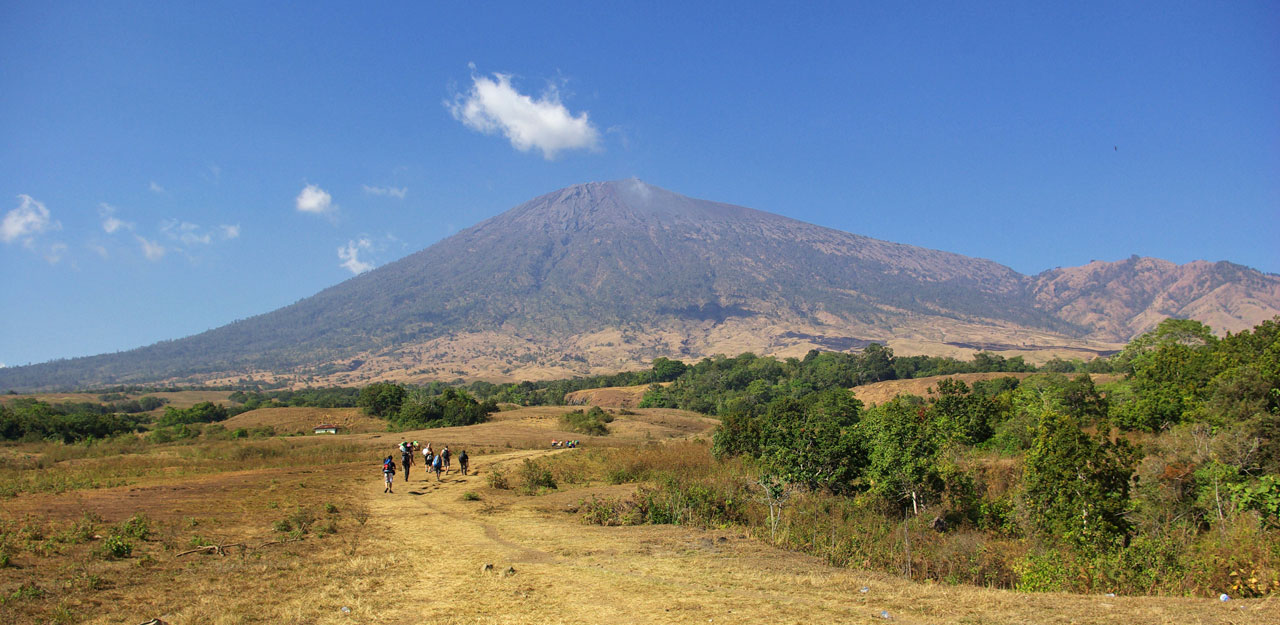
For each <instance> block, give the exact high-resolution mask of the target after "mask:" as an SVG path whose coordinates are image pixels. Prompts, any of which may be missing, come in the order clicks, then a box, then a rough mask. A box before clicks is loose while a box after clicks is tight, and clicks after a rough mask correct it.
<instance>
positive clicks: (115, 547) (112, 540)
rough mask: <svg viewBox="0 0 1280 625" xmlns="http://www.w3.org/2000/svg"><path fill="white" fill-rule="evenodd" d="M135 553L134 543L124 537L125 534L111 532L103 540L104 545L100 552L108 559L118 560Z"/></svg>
mask: <svg viewBox="0 0 1280 625" xmlns="http://www.w3.org/2000/svg"><path fill="white" fill-rule="evenodd" d="M132 553H133V543H131V542H129V541H127V540H125V539H124V537H123V536H119V535H117V534H111V535H110V536H107V538H106V540H104V541H102V547H101V549H100V550H99V551H98V554H99V555H100V556H101V557H102V558H104V559H107V560H117V559H120V558H127V557H129V556H130V554H132Z"/></svg>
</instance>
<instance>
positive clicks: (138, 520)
mask: <svg viewBox="0 0 1280 625" xmlns="http://www.w3.org/2000/svg"><path fill="white" fill-rule="evenodd" d="M117 530H118V531H119V534H120V535H121V536H127V537H129V538H136V539H138V540H146V539H147V537H148V536H150V535H151V522H150V520H149V519H147V515H145V514H143V513H141V512H137V513H134V515H133V516H131V517H129V518H128V519H126V520H125V521H124V522H123V523H121V524H120V525H119V526H118V527H117Z"/></svg>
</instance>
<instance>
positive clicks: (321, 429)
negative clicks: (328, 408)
mask: <svg viewBox="0 0 1280 625" xmlns="http://www.w3.org/2000/svg"><path fill="white" fill-rule="evenodd" d="M337 433H338V426H336V425H331V424H328V423H322V424H320V425H317V426H316V434H337Z"/></svg>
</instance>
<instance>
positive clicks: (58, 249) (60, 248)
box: [44, 242, 67, 265]
mask: <svg viewBox="0 0 1280 625" xmlns="http://www.w3.org/2000/svg"><path fill="white" fill-rule="evenodd" d="M65 253H67V244H66V243H61V242H58V243H54V244H53V245H50V246H49V251H47V252H45V254H44V259H45V260H47V261H49V264H50V265H56V264H58V261H60V260H62V255H63V254H65Z"/></svg>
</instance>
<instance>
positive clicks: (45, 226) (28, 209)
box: [0, 195, 62, 247]
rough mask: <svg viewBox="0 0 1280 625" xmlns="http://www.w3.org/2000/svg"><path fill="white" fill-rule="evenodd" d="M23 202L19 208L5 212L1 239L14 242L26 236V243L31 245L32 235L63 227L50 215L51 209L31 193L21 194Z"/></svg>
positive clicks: (0, 228)
mask: <svg viewBox="0 0 1280 625" xmlns="http://www.w3.org/2000/svg"><path fill="white" fill-rule="evenodd" d="M18 199H19V200H22V203H21V204H19V205H18V207H17V208H15V209H13V210H11V211H9V212H7V213H5V215H4V221H3V222H0V240H2V241H4V242H5V243H12V242H13V241H14V239H18V238H20V237H25V238H26V240H25V241H24V244H25V245H26V246H27V247H31V245H32V241H31V237H33V236H35V235H37V234H40V233H41V232H44V231H46V230H58V229H59V228H61V227H62V224H59V223H58V222H56V221H53V220H52V219H51V218H50V217H49V209H47V208H45V206H44V204H43V203H41V202H40V201H39V200H36V199H35V198H32V197H31V196H30V195H19V196H18Z"/></svg>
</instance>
